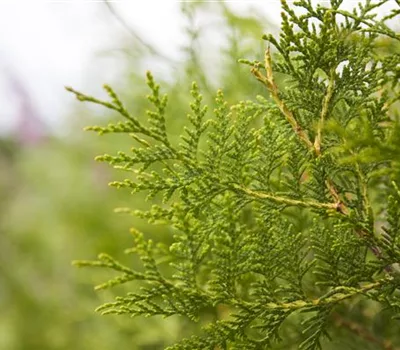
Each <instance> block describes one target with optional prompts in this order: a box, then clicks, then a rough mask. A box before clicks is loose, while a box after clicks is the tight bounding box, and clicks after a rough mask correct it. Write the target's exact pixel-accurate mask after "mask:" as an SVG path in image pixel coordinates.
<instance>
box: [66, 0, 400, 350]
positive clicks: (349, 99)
mask: <svg viewBox="0 0 400 350" xmlns="http://www.w3.org/2000/svg"><path fill="white" fill-rule="evenodd" d="M390 3H392V5H394V9H393V10H390V11H389V12H387V15H385V16H384V17H383V18H378V17H377V15H376V10H377V9H378V8H379V7H381V6H384V5H387V4H390ZM343 5H344V1H343V0H331V1H330V6H329V7H324V6H322V5H314V4H313V3H312V2H311V1H310V0H300V1H296V2H295V3H294V4H293V6H289V5H288V4H287V3H286V1H282V10H283V12H282V28H281V33H280V37H279V38H275V37H273V36H272V35H265V36H264V39H265V40H266V41H267V42H268V48H267V50H266V53H265V57H264V60H263V62H260V61H257V60H256V61H252V60H241V62H242V63H244V64H247V65H250V66H251V73H252V74H253V75H254V77H255V78H256V79H257V80H258V81H259V82H260V83H261V84H262V85H263V86H264V87H265V94H264V97H263V96H257V98H255V99H252V100H244V101H240V102H238V103H236V104H234V105H231V106H230V105H228V103H227V102H226V101H225V99H224V94H223V92H222V91H218V92H217V94H216V98H215V106H213V107H214V110H213V113H209V112H208V107H207V106H206V105H205V104H204V103H203V98H202V95H201V93H200V91H199V88H198V86H197V84H196V83H193V85H192V89H191V96H192V103H191V104H190V106H189V107H188V114H187V125H186V126H185V129H184V134H183V135H181V141H180V142H174V141H173V140H172V139H171V138H170V137H169V133H168V125H169V120H170V118H171V119H173V118H176V117H177V116H174V115H169V113H168V111H169V105H168V98H167V96H166V95H163V94H162V93H161V91H160V86H159V85H158V84H157V83H156V82H155V81H154V78H153V76H152V74H151V73H149V72H148V73H147V85H148V87H149V89H150V94H149V96H148V101H149V103H150V105H151V108H150V109H149V110H147V111H146V114H147V122H143V119H141V118H137V117H135V116H133V115H132V114H131V113H130V112H129V111H128V110H127V108H126V107H125V106H124V104H123V103H122V101H121V100H120V98H119V97H118V96H117V95H116V93H115V92H114V90H113V89H112V88H111V87H109V86H105V90H106V92H107V93H108V95H109V97H110V100H109V101H101V100H98V99H96V98H94V97H91V96H87V95H85V94H83V93H80V92H78V91H75V90H74V89H72V88H68V90H69V91H71V92H72V93H74V94H75V95H76V97H77V98H78V99H79V100H80V101H88V102H92V103H96V104H100V105H103V106H105V107H106V108H109V109H111V110H114V111H116V112H117V113H119V114H120V115H121V116H122V117H123V120H122V121H119V122H117V123H112V124H109V125H107V126H93V127H89V128H87V129H88V130H93V131H96V132H98V133H99V134H107V133H123V134H127V135H128V136H130V137H131V138H132V142H133V143H134V146H133V147H132V149H131V150H130V151H129V152H122V151H121V152H118V153H117V154H116V155H109V154H104V155H102V156H99V157H97V160H99V161H104V162H107V163H109V164H111V165H112V166H114V167H115V168H117V169H121V170H123V171H126V172H128V175H127V178H126V179H125V180H123V181H114V182H111V183H110V185H111V186H114V187H117V188H126V189H128V190H130V191H131V192H132V193H137V192H145V193H146V194H147V199H148V200H149V201H151V202H152V205H151V207H150V208H149V209H148V210H142V211H139V210H133V209H129V208H119V209H117V210H118V211H120V212H126V213H129V214H133V215H135V216H138V217H140V218H144V219H146V220H148V221H149V222H150V223H151V224H153V225H163V227H164V228H165V231H166V234H170V235H171V238H173V243H171V244H170V245H168V244H161V243H159V244H158V243H155V242H153V241H152V240H150V239H147V238H146V237H145V235H144V234H143V233H141V232H139V231H137V230H135V229H132V235H133V239H134V244H133V248H130V249H128V250H127V251H126V252H127V253H128V254H136V255H137V256H139V257H140V259H141V262H142V266H143V268H142V269H136V268H131V267H130V266H129V265H128V264H123V263H122V262H119V261H117V260H116V259H114V258H112V257H111V256H109V255H107V254H101V255H100V256H99V258H98V260H96V261H76V262H75V264H76V265H78V266H93V267H101V268H108V269H110V270H114V271H116V272H118V275H117V276H116V277H114V278H112V279H110V280H109V281H107V282H105V283H103V284H101V285H99V286H97V289H104V288H109V287H114V286H117V285H120V284H125V283H128V282H131V283H132V292H130V293H128V294H127V295H124V296H118V297H116V300H115V301H114V302H110V303H106V304H104V305H101V306H100V307H99V308H98V311H100V312H101V313H102V314H128V315H132V316H142V315H143V316H157V315H161V316H164V317H169V316H182V317H184V318H187V319H188V320H190V321H191V322H193V324H198V325H199V328H201V329H199V330H197V329H196V328H195V327H194V328H193V329H194V331H193V332H194V334H193V335H192V336H191V337H187V338H184V339H182V340H181V341H180V342H178V343H176V344H174V345H171V346H170V347H168V349H171V350H173V349H174V350H179V349H182V350H183V349H187V350H191V349H269V348H285V349H290V348H294V349H297V348H299V349H304V350H305V349H310V350H311V349H318V348H322V347H323V348H324V349H329V348H335V346H341V347H343V344H345V346H347V348H350V346H351V348H359V347H357V346H363V347H365V348H368V346H369V347H370V348H371V349H376V348H377V347H379V346H380V347H381V348H386V349H393V348H394V346H395V345H400V336H399V334H398V332H395V331H393V330H395V329H396V327H397V328H398V327H399V324H398V321H397V320H396V318H400V293H399V288H400V270H399V265H398V264H399V263H400V205H399V202H400V190H399V186H400V173H399V170H400V164H399V160H398V154H399V153H398V152H399V151H400V139H399V137H398V132H399V130H400V129H399V124H398V114H397V113H396V104H397V103H398V100H399V97H400V95H399V77H400V66H399V62H400V50H399V44H398V42H399V40H400V36H399V34H397V33H396V32H394V31H393V30H391V29H390V27H389V26H388V25H387V22H388V21H390V20H392V19H394V18H396V16H397V17H398V16H399V14H400V10H399V8H398V7H396V6H398V5H400V3H399V1H398V0H396V1H395V2H393V1H388V0H383V1H369V0H367V1H364V3H362V4H360V5H359V6H358V7H356V8H355V9H354V10H353V11H347V10H344V9H343ZM298 10H302V11H298ZM385 40H386V41H388V40H389V41H390V42H391V45H393V47H394V49H393V50H391V51H390V52H386V51H385V50H382V49H381V46H382V45H381V44H382V41H385ZM269 45H271V48H270V46H269ZM382 317H383V318H384V319H385V324H386V328H385V329H379V330H376V329H374V324H375V322H376V319H379V318H382ZM343 329H344V330H345V331H347V332H348V333H346V334H347V336H346V337H343V336H342V332H343ZM330 341H331V342H330ZM335 344H336V345H335ZM360 344H362V345H360Z"/></svg>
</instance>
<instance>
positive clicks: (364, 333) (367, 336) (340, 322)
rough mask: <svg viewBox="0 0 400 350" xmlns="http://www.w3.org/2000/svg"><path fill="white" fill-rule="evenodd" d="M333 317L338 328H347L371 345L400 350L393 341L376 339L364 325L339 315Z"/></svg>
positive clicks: (386, 349)
mask: <svg viewBox="0 0 400 350" xmlns="http://www.w3.org/2000/svg"><path fill="white" fill-rule="evenodd" d="M332 317H333V319H334V321H335V325H336V326H338V327H345V328H346V329H348V330H349V331H350V332H353V333H354V334H356V335H357V336H359V337H360V338H363V339H364V340H366V341H367V342H369V343H373V344H376V345H378V346H379V347H380V348H382V349H384V350H399V349H398V348H395V347H394V346H393V344H392V343H391V341H389V340H386V339H378V338H376V337H375V336H373V335H372V333H371V332H370V331H369V330H368V329H365V328H364V327H363V326H362V325H360V324H358V323H356V322H354V321H349V320H346V319H344V318H343V317H342V316H341V315H339V314H338V313H333V314H332Z"/></svg>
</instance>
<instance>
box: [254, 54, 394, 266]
mask: <svg viewBox="0 0 400 350" xmlns="http://www.w3.org/2000/svg"><path fill="white" fill-rule="evenodd" d="M265 71H266V75H264V74H262V73H261V72H260V70H259V67H258V64H255V65H254V66H253V68H252V69H251V72H252V74H253V75H254V76H255V77H256V78H257V80H259V81H260V82H261V83H262V84H264V85H265V86H266V88H267V89H268V91H269V92H270V94H271V97H272V98H273V100H274V101H275V103H276V104H277V105H278V107H279V109H280V111H281V112H282V114H283V115H284V116H285V118H286V120H287V121H288V122H289V124H290V125H291V126H292V128H293V130H294V131H295V133H296V134H297V135H298V137H299V138H300V140H301V141H303V143H305V144H306V146H307V147H308V148H309V149H310V151H312V153H313V154H315V156H317V157H320V156H321V141H322V127H323V123H324V121H325V118H326V117H327V115H328V112H329V105H330V103H331V100H332V97H333V94H334V84H335V79H334V78H335V70H334V69H332V70H331V75H330V79H329V83H328V87H327V93H326V95H325V97H324V99H323V103H322V110H321V114H320V120H319V125H318V130H317V136H316V138H315V142H314V143H312V142H311V141H310V139H309V137H308V135H307V133H306V132H305V131H304V130H303V129H302V128H301V126H300V125H299V123H298V122H297V120H296V118H295V117H294V114H293V112H292V111H290V109H289V108H288V107H287V106H286V105H285V103H284V102H283V101H282V100H281V98H280V97H279V89H278V86H277V85H276V83H275V80H274V76H273V71H272V59H271V52H270V48H269V47H268V49H267V50H266V51H265ZM326 186H327V188H328V191H329V193H330V194H331V196H332V198H333V199H334V201H335V204H321V203H311V204H310V203H307V204H306V203H305V202H303V203H302V204H303V205H301V204H300V203H297V205H300V206H309V207H314V208H318V207H319V208H321V205H322V206H323V207H325V208H327V206H330V208H331V209H332V208H334V209H336V211H338V212H339V213H341V214H343V215H344V216H346V217H349V214H350V209H349V208H348V207H347V206H346V204H345V203H344V202H343V201H342V200H341V199H340V196H339V193H338V191H337V189H336V186H335V185H334V183H333V181H332V179H327V181H326ZM362 192H363V195H364V196H365V195H366V190H365V189H364V190H363V191H362ZM265 196H269V195H265ZM270 199H271V200H274V199H275V201H276V202H279V200H281V202H282V203H283V201H282V200H283V199H282V198H280V197H277V198H270ZM284 200H286V199H284ZM365 203H367V202H365ZM367 209H368V208H367ZM356 233H357V235H358V236H359V237H368V236H371V235H370V233H368V232H366V231H365V230H359V229H358V230H356ZM370 250H371V251H372V253H373V254H374V255H375V256H376V257H377V258H378V259H382V251H381V248H380V247H378V246H373V245H372V246H370ZM385 271H386V272H388V273H391V272H393V268H392V266H386V268H385Z"/></svg>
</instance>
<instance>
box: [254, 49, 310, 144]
mask: <svg viewBox="0 0 400 350" xmlns="http://www.w3.org/2000/svg"><path fill="white" fill-rule="evenodd" d="M265 69H266V76H265V75H263V74H262V73H261V72H260V70H259V69H258V68H257V67H253V68H252V69H251V73H252V74H253V75H254V76H255V77H256V78H257V79H258V80H259V81H260V82H261V83H263V84H264V85H265V86H266V87H267V89H268V90H269V92H270V93H271V97H272V98H273V100H274V101H275V103H276V104H277V106H278V108H279V109H280V111H281V112H282V114H283V115H284V116H285V117H286V119H287V121H288V122H289V124H290V125H291V126H292V128H293V130H294V131H295V133H296V134H297V135H298V136H299V138H300V139H301V140H302V141H303V142H304V143H305V144H306V145H307V147H308V148H312V147H313V144H312V142H311V141H310V139H309V137H308V135H307V134H306V132H305V131H304V130H303V129H302V128H301V126H300V125H299V123H298V122H297V121H296V119H295V117H294V115H293V113H292V112H291V111H290V110H289V108H288V107H287V106H286V105H285V103H284V102H283V101H282V100H281V98H280V97H279V90H278V86H277V85H276V83H275V80H274V77H273V74H272V64H271V53H270V49H269V48H268V49H267V50H266V51H265Z"/></svg>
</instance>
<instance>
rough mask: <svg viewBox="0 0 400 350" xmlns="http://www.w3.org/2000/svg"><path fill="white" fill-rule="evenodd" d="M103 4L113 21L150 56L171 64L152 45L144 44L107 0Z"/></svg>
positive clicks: (169, 59)
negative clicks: (113, 18)
mask: <svg viewBox="0 0 400 350" xmlns="http://www.w3.org/2000/svg"><path fill="white" fill-rule="evenodd" d="M104 4H105V5H106V6H107V8H108V10H109V11H110V13H111V14H112V15H113V16H114V17H115V19H116V20H117V21H118V22H119V23H120V24H121V25H122V26H123V27H124V28H125V29H126V31H127V32H128V33H129V34H130V35H131V36H132V37H133V38H134V39H135V40H136V41H137V42H139V43H140V44H141V45H142V46H143V47H145V48H146V50H148V51H149V52H150V53H151V54H152V55H155V56H158V57H160V58H162V59H164V60H166V61H168V62H172V60H171V58H169V57H167V56H165V55H164V54H162V53H161V52H160V51H158V50H157V49H155V48H154V47H153V46H152V45H150V44H148V43H147V42H145V41H144V40H143V39H142V38H141V37H140V36H139V35H138V34H137V33H136V32H135V31H134V30H133V29H132V27H131V26H129V24H128V23H127V22H126V21H125V20H124V19H123V18H122V17H121V16H120V15H119V13H118V12H117V11H116V10H115V8H114V7H113V6H112V5H111V2H110V1H108V0H104Z"/></svg>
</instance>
